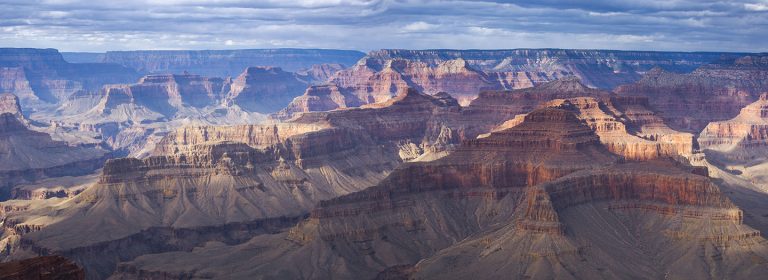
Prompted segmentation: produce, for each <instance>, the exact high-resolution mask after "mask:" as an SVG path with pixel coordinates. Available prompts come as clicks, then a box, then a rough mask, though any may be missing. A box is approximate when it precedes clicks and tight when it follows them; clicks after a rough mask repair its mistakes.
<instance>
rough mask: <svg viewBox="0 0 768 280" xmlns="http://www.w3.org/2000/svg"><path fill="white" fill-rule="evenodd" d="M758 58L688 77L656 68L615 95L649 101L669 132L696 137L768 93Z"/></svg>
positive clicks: (764, 68)
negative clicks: (706, 128)
mask: <svg viewBox="0 0 768 280" xmlns="http://www.w3.org/2000/svg"><path fill="white" fill-rule="evenodd" d="M761 57H763V56H746V57H742V58H739V59H730V60H728V59H726V60H722V61H719V62H717V63H713V64H710V65H705V66H702V67H701V68H699V69H697V70H696V71H694V72H692V73H689V74H677V73H670V72H667V71H663V70H661V69H659V68H657V69H654V70H653V71H650V72H648V73H647V74H646V75H645V76H644V77H643V79H641V80H640V81H638V82H637V83H634V84H629V85H623V86H620V87H618V88H616V90H615V91H616V93H618V94H619V95H634V96H638V95H639V96H646V97H648V99H649V102H650V105H651V106H652V107H653V109H654V110H655V111H657V112H658V113H659V114H660V115H661V116H662V117H663V118H664V120H665V122H666V123H668V124H669V125H670V126H671V127H672V128H674V129H676V130H682V131H688V132H695V133H698V132H700V131H701V130H702V129H703V128H704V127H705V126H706V125H707V124H708V123H710V122H713V121H723V120H728V119H731V118H733V117H735V116H736V115H737V114H738V113H739V110H740V109H741V108H743V107H744V106H746V105H748V104H750V103H752V102H754V101H755V100H757V99H758V97H759V95H760V93H762V92H765V91H768V83H766V82H765V81H766V77H768V66H766V65H765V64H760V63H759V61H761V59H760V58H761ZM743 61H749V63H747V62H743Z"/></svg>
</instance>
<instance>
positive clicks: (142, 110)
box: [89, 74, 228, 122]
mask: <svg viewBox="0 0 768 280" xmlns="http://www.w3.org/2000/svg"><path fill="white" fill-rule="evenodd" d="M226 88H228V84H227V82H226V81H224V80H223V79H220V78H208V77H202V76H198V75H190V74H184V75H175V74H164V75H147V76H144V77H142V78H141V79H139V81H138V83H135V84H130V85H125V84H117V85H107V86H105V87H104V88H103V89H102V99H101V100H100V101H99V104H98V105H97V107H96V108H97V110H98V111H99V112H98V113H100V114H104V115H106V116H110V115H111V117H107V118H106V119H114V120H117V121H125V120H127V119H136V118H139V119H141V118H143V117H151V116H149V115H148V114H152V113H154V114H160V115H162V116H164V117H166V118H170V117H173V116H174V114H176V112H178V111H179V110H181V109H183V107H186V106H189V107H197V108H202V107H205V106H209V105H214V104H216V103H218V100H219V99H220V98H221V94H222V91H223V90H225V89H226ZM121 105H123V106H128V107H130V108H131V109H127V108H120V106H121ZM113 110H114V111H115V114H112V111H113ZM89 113H90V112H89ZM123 114H125V115H131V114H138V115H136V116H122V115H123ZM141 115H145V116H141ZM102 118H105V116H102ZM93 121H95V120H89V122H93Z"/></svg>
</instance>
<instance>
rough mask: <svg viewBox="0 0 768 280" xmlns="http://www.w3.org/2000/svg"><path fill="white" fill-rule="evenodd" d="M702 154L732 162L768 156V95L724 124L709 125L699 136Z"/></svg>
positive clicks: (764, 95) (763, 95) (723, 122)
mask: <svg viewBox="0 0 768 280" xmlns="http://www.w3.org/2000/svg"><path fill="white" fill-rule="evenodd" d="M698 141H699V145H700V146H701V149H703V150H711V151H715V152H720V153H721V154H722V155H723V156H725V157H726V158H728V159H731V160H737V161H749V160H753V159H756V158H761V157H765V156H768V149H766V147H768V93H764V94H761V95H760V98H759V99H758V100H757V101H756V102H754V103H752V104H749V105H747V106H746V107H744V108H742V109H741V112H740V113H739V115H738V116H736V117H735V118H733V119H730V120H727V121H719V122H712V123H710V124H708V125H707V127H706V128H704V130H703V131H702V132H701V134H700V135H699V139H698Z"/></svg>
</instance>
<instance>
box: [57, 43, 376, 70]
mask: <svg viewBox="0 0 768 280" xmlns="http://www.w3.org/2000/svg"><path fill="white" fill-rule="evenodd" d="M65 55H66V54H65ZM364 55H365V54H364V53H361V52H358V51H345V50H315V49H250V50H249V49H246V50H201V51H193V50H180V51H109V52H106V53H105V54H100V55H98V56H95V57H91V59H95V60H96V61H93V62H106V63H117V64H121V65H124V66H127V67H130V68H133V69H136V70H138V71H139V72H142V73H164V74H169V73H171V74H181V73H183V72H184V71H188V72H190V73H194V74H198V75H203V76H213V77H227V76H231V77H233V76H236V75H237V74H239V73H241V72H242V71H243V69H245V68H247V67H251V66H277V67H281V68H283V69H286V70H287V71H298V70H301V69H309V68H312V67H313V65H318V64H342V65H352V64H354V63H355V61H357V60H358V59H360V58H361V57H363V56H364Z"/></svg>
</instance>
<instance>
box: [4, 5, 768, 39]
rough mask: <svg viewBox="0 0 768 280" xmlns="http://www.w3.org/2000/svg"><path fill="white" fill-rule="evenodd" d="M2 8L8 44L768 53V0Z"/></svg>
mask: <svg viewBox="0 0 768 280" xmlns="http://www.w3.org/2000/svg"><path fill="white" fill-rule="evenodd" d="M529 2H536V3H535V4H532V3H529ZM0 11H2V13H0V40H1V43H0V46H4V47H36V48H44V47H45V48H47V47H51V48H58V49H60V50H63V51H106V50H136V49H243V48H285V47H296V48H334V49H357V50H364V51H365V50H373V49H381V48H407V49H428V48H430V49H431V48H453V49H469V48H478V49H506V48H550V47H551V48H597V49H632V50H682V51H761V52H763V51H768V0H745V1H709V0H701V1H695V0H637V1H629V0H597V1H556V0H543V1H410V0H404V1H396V0H370V1H369V0H302V1H288V0H261V1H242V0H215V1H203V0H136V1H132V0H109V1H95V0H91V1H78V0H0Z"/></svg>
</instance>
